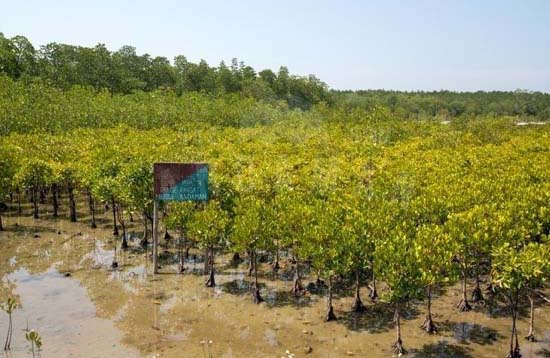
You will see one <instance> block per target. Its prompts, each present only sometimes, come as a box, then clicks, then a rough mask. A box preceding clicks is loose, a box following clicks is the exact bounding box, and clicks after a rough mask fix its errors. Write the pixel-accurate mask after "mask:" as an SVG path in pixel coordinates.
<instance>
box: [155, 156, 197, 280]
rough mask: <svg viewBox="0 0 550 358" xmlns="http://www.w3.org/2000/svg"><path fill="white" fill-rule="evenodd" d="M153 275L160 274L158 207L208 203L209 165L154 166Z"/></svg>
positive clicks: (159, 164) (167, 164) (161, 164)
mask: <svg viewBox="0 0 550 358" xmlns="http://www.w3.org/2000/svg"><path fill="white" fill-rule="evenodd" d="M153 177H154V203H153V273H154V274H156V273H158V206H159V202H160V201H207V200H208V164H205V163H155V164H153Z"/></svg>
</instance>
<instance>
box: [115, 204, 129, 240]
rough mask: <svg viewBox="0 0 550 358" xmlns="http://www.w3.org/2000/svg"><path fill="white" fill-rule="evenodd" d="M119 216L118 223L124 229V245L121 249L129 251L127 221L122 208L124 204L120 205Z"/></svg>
mask: <svg viewBox="0 0 550 358" xmlns="http://www.w3.org/2000/svg"><path fill="white" fill-rule="evenodd" d="M117 216H118V222H119V223H120V226H121V227H122V244H121V246H120V248H121V249H122V250H128V238H127V237H126V221H125V220H124V208H123V207H122V204H118V210H117Z"/></svg>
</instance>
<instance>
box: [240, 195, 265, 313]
mask: <svg viewBox="0 0 550 358" xmlns="http://www.w3.org/2000/svg"><path fill="white" fill-rule="evenodd" d="M235 214H236V216H235V222H234V225H233V232H232V235H231V241H232V243H233V244H234V247H235V248H236V249H237V250H242V251H246V252H247V253H248V256H249V258H250V268H249V269H250V270H251V271H252V272H250V273H252V274H253V275H254V284H253V287H252V300H253V302H254V303H256V304H258V303H260V302H263V301H264V299H263V298H262V296H261V295H260V287H259V285H258V251H259V250H269V249H271V245H272V242H271V235H270V229H271V226H270V222H271V217H272V216H271V214H272V210H271V209H270V207H269V206H268V204H267V203H265V202H263V201H261V200H259V199H254V198H253V197H250V196H242V197H240V198H239V200H238V201H237V206H236V208H235Z"/></svg>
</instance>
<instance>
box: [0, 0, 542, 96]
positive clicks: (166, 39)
mask: <svg viewBox="0 0 550 358" xmlns="http://www.w3.org/2000/svg"><path fill="white" fill-rule="evenodd" d="M0 32H3V33H4V35H5V36H7V37H12V36H15V35H23V36H26V37H27V38H28V39H29V40H30V41H31V42H32V43H33V44H34V45H35V46H37V47H38V46H40V45H44V44H46V43H49V42H60V43H68V44H74V45H82V46H94V45H95V44H97V43H103V44H106V45H107V47H108V48H109V49H110V50H117V49H118V48H120V47H121V46H123V45H132V46H134V47H136V48H137V51H138V53H149V54H151V55H153V56H165V57H167V58H169V59H170V60H172V59H173V58H174V56H176V55H179V54H183V55H185V56H186V57H187V58H188V59H189V60H192V61H198V60H200V59H205V60H206V61H207V62H208V63H209V64H210V65H217V64H219V63H220V61H222V60H224V61H225V62H226V63H230V61H231V59H232V58H233V57H237V58H239V60H242V61H244V62H245V63H246V64H248V65H251V66H252V67H254V68H255V69H256V70H261V69H264V68H270V69H273V70H278V68H279V67H280V66H287V67H288V68H289V70H290V72H291V73H294V74H299V75H308V74H315V75H316V76H317V77H318V78H320V79H321V80H323V81H324V82H326V83H327V84H328V85H329V86H330V87H331V88H335V89H381V88H383V89H394V90H439V89H447V90H454V91H475V90H515V89H526V90H533V91H543V92H550V1H549V0H513V1H512V0H454V1H453V0H416V1H412V0H401V1H397V0H395V1H394V0H377V1H374V0H373V1H368V0H363V1H361V0H355V1H352V0H340V1H336V0H334V1H325V0H317V1H313V0H312V1H309V0H307V1H306V0H303V1H302V0H293V1H292V0H277V1H267V0H266V1H260V0H255V1H253V0H240V1H239V0H233V1H212V0H194V1H186V0H179V1H178V0H155V1H152V0H150V1H146V0H95V1H94V0H87V1H80V0H0Z"/></svg>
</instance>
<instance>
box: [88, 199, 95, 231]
mask: <svg viewBox="0 0 550 358" xmlns="http://www.w3.org/2000/svg"><path fill="white" fill-rule="evenodd" d="M88 207H89V208H90V215H91V216H92V222H91V223H90V227H91V228H92V229H95V228H97V224H96V222H95V200H94V196H93V195H92V192H91V191H90V189H88Z"/></svg>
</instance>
